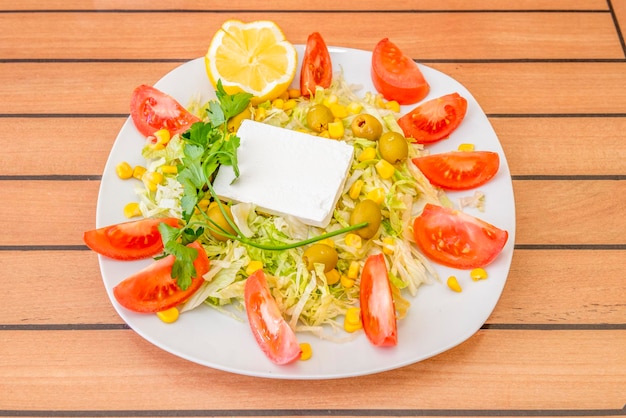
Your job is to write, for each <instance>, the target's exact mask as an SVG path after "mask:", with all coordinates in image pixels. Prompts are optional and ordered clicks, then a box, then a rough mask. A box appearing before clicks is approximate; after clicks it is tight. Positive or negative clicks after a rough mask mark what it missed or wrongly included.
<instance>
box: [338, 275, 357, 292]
mask: <svg viewBox="0 0 626 418" xmlns="http://www.w3.org/2000/svg"><path fill="white" fill-rule="evenodd" d="M354 283H355V281H354V279H351V278H349V277H348V276H346V275H345V274H342V275H341V285H342V286H343V287H345V288H346V289H349V288H351V287H352V286H354Z"/></svg>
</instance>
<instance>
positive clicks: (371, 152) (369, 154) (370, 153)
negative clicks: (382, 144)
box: [358, 147, 376, 162]
mask: <svg viewBox="0 0 626 418" xmlns="http://www.w3.org/2000/svg"><path fill="white" fill-rule="evenodd" d="M374 158H376V148H373V147H367V148H365V149H364V150H363V151H361V153H360V154H359V158H358V160H359V161H361V162H363V161H367V160H373V159H374Z"/></svg>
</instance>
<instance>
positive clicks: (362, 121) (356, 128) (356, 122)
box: [350, 113, 383, 141]
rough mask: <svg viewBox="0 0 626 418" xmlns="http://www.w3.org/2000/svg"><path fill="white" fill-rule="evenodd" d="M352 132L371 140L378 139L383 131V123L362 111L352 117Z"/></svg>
mask: <svg viewBox="0 0 626 418" xmlns="http://www.w3.org/2000/svg"><path fill="white" fill-rule="evenodd" d="M350 127H351V128H352V134H353V135H354V136H356V137H359V138H365V139H369V140H370V141H378V138H380V135H381V134H382V133H383V125H381V124H380V122H379V121H378V119H376V118H375V117H374V116H372V115H370V114H367V113H361V114H360V115H358V116H357V117H355V118H354V119H352V124H351V125H350Z"/></svg>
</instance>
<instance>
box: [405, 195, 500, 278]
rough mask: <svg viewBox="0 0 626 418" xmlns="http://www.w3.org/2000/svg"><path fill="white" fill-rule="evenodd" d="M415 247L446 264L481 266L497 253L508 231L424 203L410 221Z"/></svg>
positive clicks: (460, 213)
mask: <svg viewBox="0 0 626 418" xmlns="http://www.w3.org/2000/svg"><path fill="white" fill-rule="evenodd" d="M413 236H414V238H415V242H416V243H417V245H418V247H420V249H421V250H422V252H423V253H424V254H425V255H426V256H427V257H428V258H430V259H431V260H433V261H435V262H437V263H440V264H443V265H445V266H448V267H453V268H458V269H473V268H476V267H485V266H486V265H488V264H489V263H491V262H492V261H493V260H494V259H495V258H496V257H497V256H498V254H500V252H501V251H502V249H503V248H504V245H505V244H506V242H507V239H508V237H509V234H508V232H507V231H505V230H503V229H499V228H497V227H495V226H493V225H491V224H489V223H487V222H485V221H483V220H481V219H478V218H475V217H473V216H471V215H468V214H466V213H463V212H460V211H457V210H454V209H450V208H446V207H442V206H437V205H432V204H430V203H427V204H426V206H425V207H424V210H423V212H422V214H421V215H420V216H418V217H417V218H415V221H414V222H413Z"/></svg>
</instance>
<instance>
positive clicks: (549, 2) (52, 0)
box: [0, 0, 607, 11]
mask: <svg viewBox="0 0 626 418" xmlns="http://www.w3.org/2000/svg"><path fill="white" fill-rule="evenodd" d="M359 8H360V9H362V10H383V11H384V10H408V11H410V10H450V11H455V10H505V11H507V10H607V5H606V2H605V1H603V0H519V1H516V2H514V3H510V2H503V1H500V0H477V1H472V2H467V1H463V0H426V1H421V0H408V1H407V0H392V1H387V2H385V3H384V4H383V3H381V2H379V1H378V0H361V1H360V2H359ZM117 9H123V10H192V11H193V10H201V11H204V10H208V9H210V10H267V11H275V10H296V11H298V10H346V6H345V5H344V4H343V3H340V2H336V1H333V0H311V1H307V2H304V3H300V2H293V1H290V0H275V1H273V2H257V3H255V4H254V6H253V7H251V6H250V4H249V2H247V1H243V0H234V1H229V2H228V3H225V2H216V3H211V4H210V6H209V5H208V4H207V3H206V2H204V1H201V0H176V1H171V0H170V1H167V2H156V3H155V2H154V1H151V0H136V1H133V2H128V1H126V0H109V1H106V2H102V1H99V2H91V3H85V2H84V1H82V0H69V1H60V0H49V1H46V2H45V4H44V3H41V2H40V1H38V0H25V1H20V2H14V1H12V0H2V1H0V10H35V11H36V10H117Z"/></svg>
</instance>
